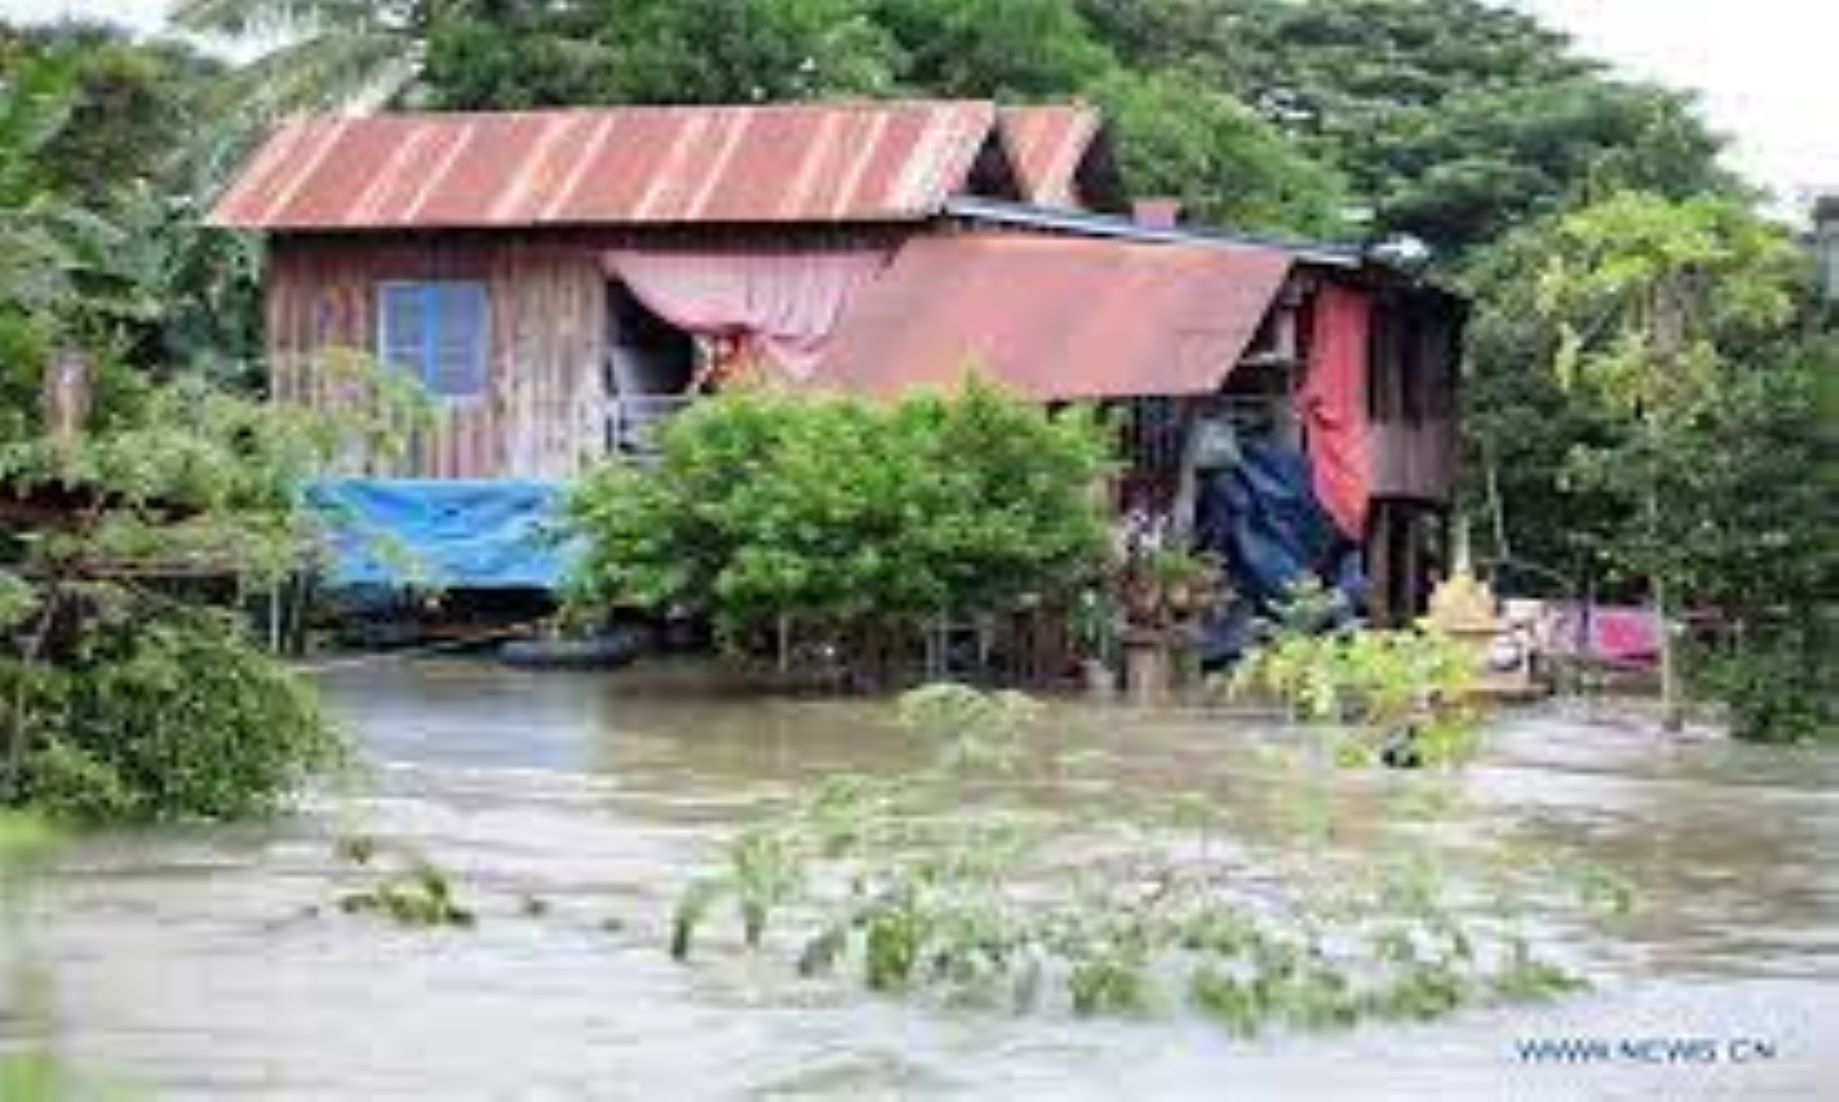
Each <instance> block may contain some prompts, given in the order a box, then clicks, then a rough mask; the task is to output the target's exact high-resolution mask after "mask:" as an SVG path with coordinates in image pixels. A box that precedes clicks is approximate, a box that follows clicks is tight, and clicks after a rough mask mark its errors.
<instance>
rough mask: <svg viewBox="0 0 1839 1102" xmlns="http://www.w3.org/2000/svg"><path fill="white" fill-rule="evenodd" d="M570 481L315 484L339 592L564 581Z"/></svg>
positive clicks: (310, 495)
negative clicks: (563, 523)
mask: <svg viewBox="0 0 1839 1102" xmlns="http://www.w3.org/2000/svg"><path fill="white" fill-rule="evenodd" d="M566 494H567V486H566V485H565V484H563V483H560V482H534V481H520V480H512V479H492V480H479V481H463V480H455V481H445V480H442V481H436V480H422V479H338V480H332V481H324V482H317V483H314V484H312V485H310V486H308V487H307V490H306V503H307V505H308V506H309V507H310V508H311V509H312V510H313V511H314V512H315V513H317V514H318V515H319V518H320V520H321V523H322V524H323V525H324V527H325V529H326V530H327V533H328V540H327V551H328V553H329V558H330V562H329V564H328V570H327V583H328V584H329V585H330V586H331V588H332V589H334V590H378V589H381V590H396V589H403V588H407V587H411V586H428V587H438V588H446V589H546V590H554V589H556V588H557V587H558V586H559V585H560V584H561V581H562V579H563V577H564V576H565V575H566V574H567V572H568V568H569V566H570V564H571V563H572V561H573V558H574V556H573V552H572V549H571V548H570V547H569V546H568V545H567V544H566V543H565V542H563V541H562V540H561V539H560V538H559V534H558V533H559V524H558V522H559V521H560V519H561V516H562V511H563V506H564V501H565V497H566Z"/></svg>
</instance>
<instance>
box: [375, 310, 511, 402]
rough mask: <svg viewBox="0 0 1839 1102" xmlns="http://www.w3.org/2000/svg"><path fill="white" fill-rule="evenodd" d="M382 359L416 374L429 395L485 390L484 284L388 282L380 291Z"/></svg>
mask: <svg viewBox="0 0 1839 1102" xmlns="http://www.w3.org/2000/svg"><path fill="white" fill-rule="evenodd" d="M379 303H380V305H379V310H380V313H381V315H382V319H383V321H382V332H381V334H380V338H379V344H380V347H379V349H378V357H379V358H380V359H381V360H382V361H383V362H384V363H385V364H387V365H388V366H390V367H392V368H395V369H396V370H399V371H404V372H407V373H409V374H412V375H414V376H415V377H416V378H417V379H419V380H421V382H422V384H423V385H424V386H426V387H427V388H428V390H429V392H430V393H432V394H434V395H435V396H437V397H442V398H469V397H475V396H477V395H480V394H483V393H484V392H485V377H486V361H487V357H488V355H489V335H488V334H487V332H486V325H487V314H486V293H485V285H484V284H483V283H462V282H446V283H386V284H383V285H382V287H381V288H380V290H379Z"/></svg>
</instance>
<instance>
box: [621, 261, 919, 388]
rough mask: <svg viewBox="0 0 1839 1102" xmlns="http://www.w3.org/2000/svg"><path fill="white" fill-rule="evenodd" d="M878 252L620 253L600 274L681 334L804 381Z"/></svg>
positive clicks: (874, 267) (876, 264)
mask: <svg viewBox="0 0 1839 1102" xmlns="http://www.w3.org/2000/svg"><path fill="white" fill-rule="evenodd" d="M887 261H888V253H887V251H886V250H882V249H857V248H851V249H816V250H807V251H801V252H747V251H740V250H730V251H719V250H669V251H660V252H652V251H643V252H641V251H635V250H622V251H618V252H612V253H608V254H607V256H606V266H607V270H608V272H610V273H611V274H612V275H614V276H616V277H618V278H619V279H621V280H623V281H624V282H625V284H626V286H627V287H629V288H631V290H632V293H633V295H635V296H636V297H637V298H638V300H639V301H640V302H642V303H644V304H645V306H646V307H647V308H648V309H650V310H651V311H652V312H653V313H655V314H657V315H658V316H659V317H661V318H663V319H664V320H665V321H668V322H670V323H671V324H672V325H674V326H676V327H677V328H679V329H682V330H684V331H685V332H688V333H694V334H696V335H698V336H703V337H725V338H730V339H733V340H736V341H738V342H739V345H740V348H739V355H740V358H743V359H749V360H751V359H755V358H763V359H765V360H768V361H770V362H771V363H773V364H774V365H775V366H777V367H778V368H780V369H781V370H782V371H784V372H785V373H786V374H787V375H789V376H790V377H792V378H793V379H796V380H799V381H804V380H806V379H809V378H810V376H811V372H812V369H813V368H814V367H815V366H816V365H817V361H818V359H819V358H820V357H821V356H822V355H823V352H824V348H825V346H826V345H827V343H828V342H829V340H830V336H831V334H832V333H834V332H835V331H836V327H837V322H838V321H839V320H840V319H841V318H842V316H843V311H844V309H845V308H847V306H848V305H849V301H850V299H851V298H852V297H853V296H854V295H855V293H856V292H857V291H858V290H860V289H861V287H862V286H863V285H864V284H866V283H867V282H868V281H869V280H870V279H872V278H874V276H875V275H876V273H878V272H880V271H881V269H882V268H883V267H885V266H886V264H887Z"/></svg>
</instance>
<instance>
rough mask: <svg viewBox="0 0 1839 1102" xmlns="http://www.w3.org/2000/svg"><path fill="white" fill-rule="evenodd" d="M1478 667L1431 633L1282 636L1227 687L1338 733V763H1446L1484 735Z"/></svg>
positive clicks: (1443, 638)
mask: <svg viewBox="0 0 1839 1102" xmlns="http://www.w3.org/2000/svg"><path fill="white" fill-rule="evenodd" d="M1474 674H1475V661H1474V657H1473V655H1472V654H1470V653H1469V651H1468V650H1467V649H1466V648H1464V647H1463V646H1462V645H1461V644H1460V643H1458V642H1456V641H1455V640H1453V639H1450V638H1449V637H1447V636H1445V635H1441V634H1439V633H1437V632H1435V631H1433V630H1430V629H1427V628H1426V629H1413V630H1403V631H1347V632H1329V633H1317V632H1314V631H1307V630H1291V629H1283V630H1280V631H1279V632H1278V634H1277V635H1276V637H1275V638H1274V639H1272V640H1271V641H1269V642H1267V643H1266V644H1265V645H1264V646H1263V647H1261V648H1259V649H1258V650H1256V651H1254V652H1253V653H1252V654H1250V655H1249V656H1247V658H1246V659H1245V661H1244V662H1243V663H1241V665H1240V666H1239V667H1238V669H1236V670H1235V671H1234V673H1233V675H1232V677H1231V679H1230V681H1229V683H1228V686H1227V689H1228V691H1229V692H1230V693H1231V694H1233V695H1236V696H1264V697H1271V698H1275V699H1277V700H1280V701H1282V702H1283V703H1284V704H1285V705H1286V706H1287V707H1288V708H1289V710H1290V713H1291V715H1292V716H1294V717H1295V718H1297V719H1299V720H1302V721H1303V722H1306V723H1312V724H1324V725H1333V726H1337V727H1339V728H1341V729H1342V730H1343V731H1344V732H1345V734H1346V736H1347V737H1346V738H1344V739H1343V740H1341V741H1340V743H1339V744H1338V746H1337V756H1338V758H1339V760H1340V761H1341V763H1342V764H1344V765H1369V764H1374V763H1377V762H1379V761H1381V760H1385V761H1387V763H1388V764H1398V763H1400V761H1401V759H1402V758H1408V761H1406V762H1405V763H1407V764H1412V765H1432V766H1438V765H1442V766H1447V765H1454V764H1458V763H1460V762H1462V761H1465V760H1467V759H1468V758H1469V757H1471V756H1472V755H1473V753H1474V751H1475V749H1476V746H1477V740H1478V738H1479V733H1480V729H1481V718H1482V716H1481V713H1480V711H1479V710H1478V708H1477V707H1476V705H1475V703H1474V695H1473V688H1474Z"/></svg>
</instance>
